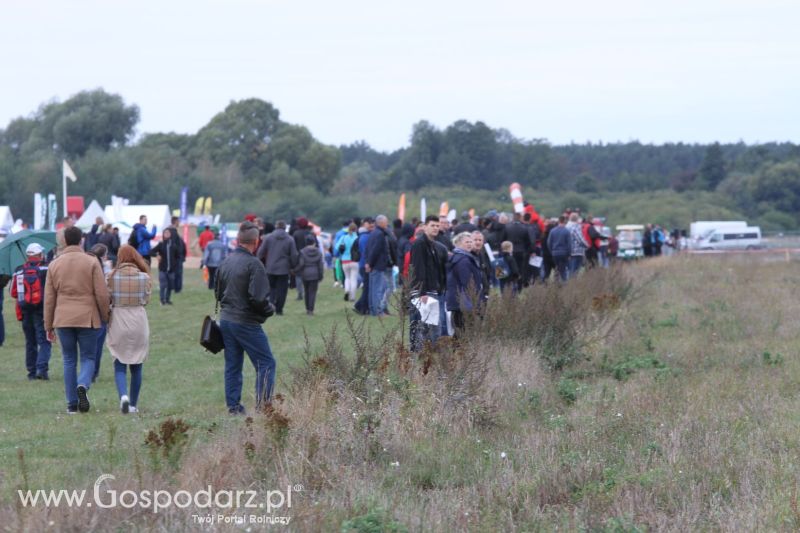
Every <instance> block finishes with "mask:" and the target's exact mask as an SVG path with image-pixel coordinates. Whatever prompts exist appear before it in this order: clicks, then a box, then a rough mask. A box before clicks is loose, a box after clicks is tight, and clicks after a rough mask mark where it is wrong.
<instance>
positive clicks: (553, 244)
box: [547, 215, 572, 283]
mask: <svg viewBox="0 0 800 533" xmlns="http://www.w3.org/2000/svg"><path fill="white" fill-rule="evenodd" d="M566 226H567V217H565V216H564V215H561V216H560V217H558V226H556V227H554V228H553V229H551V230H550V232H549V234H548V235H547V248H548V250H550V255H551V256H552V258H553V266H555V269H556V272H558V277H559V278H561V282H562V283H563V282H565V281H567V278H568V276H569V274H568V269H569V256H570V254H571V253H572V233H570V231H569V230H568V229H567V227H566Z"/></svg>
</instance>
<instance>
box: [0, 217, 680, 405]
mask: <svg viewBox="0 0 800 533" xmlns="http://www.w3.org/2000/svg"><path fill="white" fill-rule="evenodd" d="M65 222H66V221H65ZM147 222H148V221H147V217H146V216H144V215H143V216H142V217H140V220H139V223H138V224H136V225H134V227H133V231H132V233H131V237H130V238H129V239H128V241H127V242H126V243H124V244H122V243H120V240H119V235H118V233H117V231H116V230H115V228H113V227H111V226H109V225H104V224H103V221H102V219H100V218H98V220H97V221H96V224H95V225H94V226H93V227H92V229H91V230H90V231H89V232H87V233H85V234H84V233H82V232H81V230H80V229H78V228H76V227H74V226H73V225H72V224H71V223H70V222H66V223H65V224H64V227H63V228H62V229H61V230H59V232H58V234H57V236H56V240H57V243H58V244H57V247H56V248H55V249H54V250H53V251H52V252H51V253H50V254H45V251H44V249H43V248H42V247H41V246H40V245H39V244H36V243H33V244H31V245H29V246H28V247H27V250H26V253H27V261H26V262H25V264H24V265H22V266H21V267H20V268H19V269H18V270H17V272H15V274H14V276H13V277H12V278H11V280H10V281H11V291H10V293H11V296H12V298H14V301H15V303H16V309H17V317H18V319H19V320H20V322H21V323H22V329H23V332H24V335H25V340H26V351H25V364H26V368H27V371H28V378H29V379H31V380H44V381H47V380H49V373H48V371H49V360H50V356H51V351H52V348H51V343H52V342H53V341H55V339H56V338H58V340H59V341H60V343H61V346H62V353H63V358H64V386H65V395H66V399H67V412H69V413H75V412H87V411H88V410H89V405H90V403H89V398H88V391H89V389H90V387H91V386H92V384H93V383H94V382H95V380H96V379H97V375H98V371H99V367H100V361H101V359H102V353H103V348H104V346H107V347H108V349H109V351H110V353H111V355H112V356H113V358H114V376H115V382H116V386H117V392H118V395H119V399H120V410H121V411H122V412H123V413H129V412H136V411H137V409H138V407H137V406H138V399H139V392H140V390H141V386H142V365H143V363H144V362H145V360H146V359H147V356H148V352H149V326H148V320H147V314H146V312H145V306H146V305H147V304H148V302H149V300H150V296H151V292H152V288H153V287H152V281H151V274H150V266H151V265H150V259H151V257H158V259H159V261H158V283H159V290H158V292H159V299H160V302H161V304H162V305H164V306H169V305H171V304H172V295H173V294H175V293H180V292H181V290H182V287H183V264H184V262H185V260H186V256H187V246H186V243H185V241H184V240H183V239H182V238H181V236H180V234H179V232H178V229H177V228H178V220H177V219H176V218H174V219H173V220H172V226H170V227H168V228H164V229H163V230H162V232H161V239H160V240H159V241H158V243H157V244H156V245H155V246H152V245H151V241H152V240H153V239H154V238H155V237H156V235H157V228H156V227H155V226H152V227H151V228H150V229H149V230H148V228H147ZM455 222H458V223H455ZM670 238H671V236H667V235H666V234H665V233H664V232H663V231H662V230H661V229H660V228H658V227H653V226H648V228H647V230H646V231H645V233H644V237H643V242H642V247H643V248H644V249H645V250H646V252H645V253H646V255H659V254H660V253H661V249H662V247H663V246H667V247H669V246H671V244H669V239H670ZM198 241H199V246H200V248H201V250H202V258H201V264H200V266H201V268H203V269H204V273H205V275H206V276H207V286H208V288H209V289H210V290H213V291H214V296H215V300H216V301H217V303H218V305H219V308H220V311H221V312H220V316H219V329H220V333H221V336H222V342H223V345H224V350H225V352H224V358H225V371H224V387H225V399H226V404H227V408H228V411H229V412H230V413H232V414H240V413H243V412H245V408H244V406H243V405H242V403H241V391H242V381H243V378H242V367H243V362H244V354H245V353H247V355H248V357H249V358H250V360H251V362H252V364H253V366H254V368H255V370H256V375H257V379H256V406H257V407H259V406H261V405H263V404H264V403H265V402H269V401H270V399H271V397H272V393H273V388H274V383H275V367H276V365H275V358H274V356H273V354H272V351H271V348H270V345H269V339H268V338H267V335H266V333H265V332H264V330H263V328H262V324H263V323H264V321H265V320H267V318H269V317H270V316H272V315H273V314H274V315H277V316H281V315H283V314H284V309H285V306H286V303H287V298H288V295H289V292H290V290H291V289H295V290H296V291H297V299H298V300H302V301H303V303H304V306H305V310H306V313H307V314H308V315H313V314H314V311H315V305H316V296H317V293H318V290H319V286H320V283H321V282H322V281H323V280H324V278H325V274H326V271H327V270H329V269H331V270H333V277H334V286H335V287H339V288H341V290H342V293H343V297H344V300H345V301H348V302H351V303H352V304H353V310H354V311H355V312H356V313H358V314H361V315H370V316H375V317H386V316H389V315H391V314H392V312H391V310H390V306H389V301H390V295H391V293H392V292H393V291H395V290H397V289H398V288H400V287H403V288H404V290H407V291H408V299H407V300H408V307H407V308H404V309H401V312H403V313H406V312H407V313H408V314H409V318H410V329H409V335H410V346H411V349H412V351H417V352H418V351H420V350H422V348H423V347H424V346H425V344H426V343H430V344H435V343H436V342H437V340H438V339H439V338H440V337H443V336H453V337H455V338H459V337H461V336H462V335H463V334H464V332H465V328H467V327H468V324H469V323H470V321H469V320H468V316H469V315H474V314H478V315H480V313H481V312H482V309H483V307H484V305H485V302H486V301H487V300H488V298H489V295H490V293H491V292H492V291H493V290H494V291H499V292H501V293H505V294H507V295H509V296H510V297H514V296H515V295H517V294H518V293H520V292H521V291H524V290H526V288H527V287H530V286H531V285H534V284H536V283H547V282H550V281H551V280H554V281H553V282H556V283H567V282H568V281H569V280H570V279H571V278H574V277H575V276H577V275H579V273H580V272H581V270H583V269H588V268H602V267H608V266H609V264H610V262H611V260H612V259H613V257H614V256H615V255H616V252H617V247H618V243H616V239H615V238H614V237H613V235H610V234H607V233H605V232H604V231H603V226H602V221H600V220H595V219H593V218H592V217H591V216H586V217H582V216H581V214H580V212H578V211H566V212H564V213H563V214H561V215H560V216H559V217H557V218H552V219H545V218H542V217H541V216H539V214H538V213H536V211H535V210H534V209H533V208H532V206H529V205H527V204H526V205H525V206H524V208H523V210H522V211H521V212H515V213H513V214H506V213H498V212H496V211H489V212H488V213H486V215H484V216H483V217H474V216H471V215H470V214H469V213H464V214H463V215H462V217H461V220H459V221H452V222H451V221H450V220H449V219H448V218H447V217H442V216H436V215H431V216H427V217H425V219H424V220H416V219H414V220H411V221H409V222H404V221H402V220H395V221H394V223H393V224H392V225H390V222H389V219H388V217H386V216H385V215H378V216H376V217H374V218H372V217H364V218H353V219H349V220H346V221H345V222H344V223H343V224H342V227H341V228H340V229H339V230H338V231H337V232H336V233H335V235H333V236H332V237H331V238H330V239H329V240H325V241H323V240H322V239H321V238H320V236H319V232H318V231H315V230H314V228H313V227H312V225H311V224H310V223H309V221H308V220H307V219H306V218H303V217H300V218H298V219H296V220H293V221H291V222H289V223H287V222H286V221H283V220H278V221H276V222H275V223H274V224H272V223H270V222H264V221H263V220H261V219H259V218H257V217H255V216H252V215H249V216H248V217H246V220H245V221H244V222H243V223H241V225H240V227H239V230H238V233H237V238H236V241H235V243H236V246H235V247H234V248H232V249H231V248H229V247H228V245H227V244H226V243H224V241H223V240H221V239H220V236H219V233H218V231H217V230H212V228H211V227H209V226H206V227H205V228H204V230H203V232H202V233H200V235H199V239H198ZM359 288H361V294H360V295H359V294H358V289H359ZM128 373H130V387H128V383H127V375H128Z"/></svg>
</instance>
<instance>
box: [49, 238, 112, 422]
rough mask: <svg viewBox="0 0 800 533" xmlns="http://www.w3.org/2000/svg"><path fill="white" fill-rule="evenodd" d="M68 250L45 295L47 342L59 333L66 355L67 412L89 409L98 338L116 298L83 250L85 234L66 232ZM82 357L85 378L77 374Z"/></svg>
mask: <svg viewBox="0 0 800 533" xmlns="http://www.w3.org/2000/svg"><path fill="white" fill-rule="evenodd" d="M64 241H65V244H66V247H65V248H64V251H63V252H62V253H61V255H59V256H58V257H57V258H56V259H55V260H53V262H52V263H51V264H50V267H49V270H48V275H47V282H46V284H45V291H44V327H45V330H46V331H47V340H49V341H50V342H53V341H54V340H55V337H56V332H58V339H59V341H60V342H61V351H62V354H63V357H64V389H65V392H66V397H67V412H68V413H70V414H73V413H75V412H76V411H80V412H81V413H86V412H87V411H89V407H90V405H89V396H88V395H87V392H88V390H89V386H90V385H91V383H92V376H93V375H94V358H95V354H96V352H97V335H98V333H99V332H100V326H101V324H102V323H103V322H108V318H109V311H110V302H111V299H110V297H109V294H108V287H107V286H106V280H105V276H104V275H103V269H102V267H101V266H100V262H99V261H97V258H96V257H94V256H92V255H89V254H87V253H85V252H84V251H83V250H82V249H81V247H80V244H81V230H80V229H79V228H76V227H74V226H73V227H71V228H67V229H66V230H64ZM79 353H80V375H77V366H78V357H79V355H78V354H79Z"/></svg>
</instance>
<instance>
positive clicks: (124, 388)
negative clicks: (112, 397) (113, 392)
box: [114, 359, 142, 407]
mask: <svg viewBox="0 0 800 533" xmlns="http://www.w3.org/2000/svg"><path fill="white" fill-rule="evenodd" d="M129 368H130V369H131V394H130V397H129V399H130V405H132V406H134V407H136V402H137V401H138V400H139V390H141V388H142V364H141V363H139V364H138V365H126V364H125V363H120V362H119V361H117V360H116V359H114V381H115V382H116V384H117V392H118V393H119V397H120V398H122V397H123V396H125V395H127V394H128V379H127V378H128V374H127V370H128V369H129Z"/></svg>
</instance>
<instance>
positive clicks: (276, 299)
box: [257, 220, 297, 315]
mask: <svg viewBox="0 0 800 533" xmlns="http://www.w3.org/2000/svg"><path fill="white" fill-rule="evenodd" d="M257 256H258V259H260V260H261V261H262V262H263V263H264V264H265V266H266V270H267V278H268V280H269V286H270V288H271V290H270V293H269V298H270V301H271V302H272V304H273V305H274V306H275V313H276V314H278V315H282V314H283V306H284V305H285V304H286V294H287V292H288V291H289V273H290V272H291V271H292V269H293V268H294V267H295V266H296V265H297V246H295V243H294V239H293V238H292V237H290V236H289V234H288V233H286V222H284V221H283V220H279V221H277V222H276V223H275V231H273V232H272V233H270V234H269V235H267V238H266V239H264V242H262V243H261V247H260V248H258V254H257Z"/></svg>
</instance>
